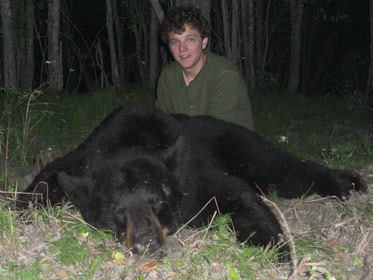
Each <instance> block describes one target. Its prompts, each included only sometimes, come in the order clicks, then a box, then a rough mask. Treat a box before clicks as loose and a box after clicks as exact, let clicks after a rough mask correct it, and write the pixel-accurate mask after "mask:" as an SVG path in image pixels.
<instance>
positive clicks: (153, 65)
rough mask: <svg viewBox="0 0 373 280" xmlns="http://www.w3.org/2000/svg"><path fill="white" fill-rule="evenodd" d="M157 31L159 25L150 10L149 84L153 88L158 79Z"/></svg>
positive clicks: (154, 14) (152, 11)
mask: <svg viewBox="0 0 373 280" xmlns="http://www.w3.org/2000/svg"><path fill="white" fill-rule="evenodd" d="M158 29H159V23H158V20H157V17H156V13H155V11H154V10H153V9H152V10H151V16H150V46H149V49H150V51H149V84H148V86H149V87H150V88H155V85H156V83H157V78H158V67H157V66H158V53H159V51H158Z"/></svg>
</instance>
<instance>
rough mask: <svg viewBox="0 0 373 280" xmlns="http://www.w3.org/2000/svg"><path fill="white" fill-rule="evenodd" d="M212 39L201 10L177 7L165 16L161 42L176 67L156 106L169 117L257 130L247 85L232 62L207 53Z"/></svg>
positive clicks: (163, 79) (168, 70) (163, 82)
mask: <svg viewBox="0 0 373 280" xmlns="http://www.w3.org/2000/svg"><path fill="white" fill-rule="evenodd" d="M209 34H210V28H209V25H208V22H207V20H206V19H205V18H204V17H203V16H202V15H201V13H200V11H199V10H198V9H196V8H193V7H177V8H175V9H174V10H172V11H171V12H170V13H169V14H168V15H167V16H166V18H165V19H164V21H163V24H162V39H163V40H164V41H165V42H166V43H167V44H168V46H169V48H170V51H171V53H172V56H173V57H174V59H175V62H174V63H172V64H170V65H168V66H167V67H165V68H164V69H163V71H162V73H161V75H160V77H159V80H158V87H157V100H156V106H157V107H158V108H160V109H161V110H162V111H164V112H166V113H169V114H186V115H189V116H198V115H210V116H212V117H215V118H217V119H221V120H225V121H228V122H231V123H235V124H237V125H240V126H242V127H245V128H248V129H251V130H254V123H253V118H252V111H251V104H250V100H249V96H248V91H247V87H246V84H245V82H244V81H243V78H242V76H241V74H240V73H239V70H238V69H237V67H236V66H235V65H234V64H233V63H232V62H231V61H229V60H228V59H227V58H225V57H221V56H218V55H216V54H213V53H211V52H208V51H206V50H205V49H206V46H207V43H208V36H209Z"/></svg>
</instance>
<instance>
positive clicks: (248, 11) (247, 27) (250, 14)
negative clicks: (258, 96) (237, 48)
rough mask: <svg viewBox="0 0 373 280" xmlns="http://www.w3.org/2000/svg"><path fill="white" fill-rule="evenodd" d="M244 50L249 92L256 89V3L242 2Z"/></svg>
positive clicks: (248, 0) (244, 0)
mask: <svg viewBox="0 0 373 280" xmlns="http://www.w3.org/2000/svg"><path fill="white" fill-rule="evenodd" d="M241 21H242V48H243V54H244V57H245V59H244V67H243V69H244V71H243V72H244V76H245V80H246V81H247V84H248V88H249V90H251V91H252V90H254V89H255V88H256V82H255V66H254V3H253V0H241Z"/></svg>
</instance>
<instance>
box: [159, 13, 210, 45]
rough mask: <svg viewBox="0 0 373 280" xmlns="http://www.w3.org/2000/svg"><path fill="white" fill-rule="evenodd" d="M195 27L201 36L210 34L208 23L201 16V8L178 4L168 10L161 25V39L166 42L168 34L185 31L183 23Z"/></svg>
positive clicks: (204, 36)
mask: <svg viewBox="0 0 373 280" xmlns="http://www.w3.org/2000/svg"><path fill="white" fill-rule="evenodd" d="M186 24H187V25H189V26H190V27H191V28H195V29H197V30H198V32H199V33H200V34H201V37H202V38H206V37H208V36H209V35H210V25H209V23H208V22H207V20H206V18H205V17H204V16H202V14H201V10H200V9H197V8H195V7H192V6H179V7H176V8H174V9H172V10H170V11H169V12H168V14H167V15H166V17H165V19H164V20H163V23H162V27H161V36H162V40H163V41H164V42H165V43H168V34H169V33H170V32H175V33H177V34H180V33H183V32H184V31H185V25H186Z"/></svg>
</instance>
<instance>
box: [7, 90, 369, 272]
mask: <svg viewBox="0 0 373 280" xmlns="http://www.w3.org/2000/svg"><path fill="white" fill-rule="evenodd" d="M150 96H151V94H150V93H149V92H148V91H145V90H142V89H139V88H135V87H134V88H133V89H131V90H130V91H129V92H128V94H126V95H123V96H121V95H118V94H116V93H115V92H114V91H113V90H107V91H105V92H94V93H91V94H89V95H73V96H70V95H58V94H41V95H40V96H39V97H38V98H37V99H32V100H30V99H27V98H26V97H22V98H24V100H25V101H24V104H23V105H20V106H18V107H14V110H12V112H11V114H9V115H7V116H6V117H5V118H4V119H3V121H2V123H0V156H4V154H5V150H6V149H7V150H8V154H9V157H10V159H11V160H13V161H16V162H18V163H25V162H26V163H27V164H29V165H32V164H33V160H34V158H35V156H36V155H37V154H38V153H39V151H40V150H43V149H45V148H47V147H56V148H59V149H61V150H62V151H63V152H67V151H69V150H71V149H74V148H75V147H76V146H77V145H79V144H80V143H81V142H82V141H83V140H84V139H85V138H86V137H87V136H88V135H89V134H90V132H91V131H92V130H93V129H94V127H95V126H96V125H97V124H98V123H99V122H100V121H101V120H102V119H104V118H105V117H106V116H107V115H108V114H109V113H110V112H111V111H112V110H114V109H115V108H116V107H117V106H118V105H120V104H125V103H127V102H129V101H130V100H133V99H136V98H147V99H151V97H150ZM5 105H6V104H5V103H4V102H3V103H1V100H0V110H1V111H2V110H3V109H4V106H5ZM252 105H253V108H254V114H255V119H256V129H257V132H259V133H260V134H262V135H264V136H265V137H266V138H267V139H268V140H270V141H271V142H273V143H275V145H277V146H279V147H281V148H283V149H285V150H288V151H290V152H292V153H294V154H296V155H298V156H300V157H303V158H307V159H313V160H316V161H318V162H320V163H322V164H325V165H328V166H331V167H339V168H353V169H358V170H364V174H365V175H366V176H365V178H366V179H367V180H368V181H370V182H373V174H371V173H372V171H367V170H365V169H366V167H368V166H369V164H370V165H371V162H372V160H373V134H372V131H373V124H372V122H371V120H372V119H373V113H372V111H366V110H365V111H363V110H353V109H354V108H355V107H353V106H349V104H345V103H344V102H342V101H341V100H340V99H338V98H336V97H327V98H324V97H316V98H308V97H304V96H294V95H283V96H266V95H256V96H253V97H252ZM8 123H10V126H9V127H10V133H9V139H8V141H7V134H8V133H7V131H8ZM6 145H7V146H8V147H6ZM371 175H372V176H371ZM3 183H4V174H0V186H1V187H2V186H3ZM7 184H8V186H10V185H12V184H13V185H14V182H9V181H8V182H7ZM269 199H270V200H271V201H274V202H275V203H276V204H277V205H278V206H279V207H280V209H281V211H282V212H283V214H284V216H285V217H286V221H285V222H287V223H289V227H290V229H291V233H290V234H291V236H290V237H291V238H293V239H294V243H295V250H296V254H297V258H298V263H297V266H298V267H297V268H299V271H298V272H297V273H296V275H295V277H296V278H297V279H356V278H354V277H355V276H356V275H358V274H359V273H360V274H359V275H364V273H365V272H364V271H365V270H364V269H365V267H366V264H365V263H366V261H365V258H367V256H369V255H373V254H372V251H373V249H372V247H373V246H372V245H373V240H372V235H371V232H372V221H373V196H372V195H370V196H364V198H363V200H361V198H360V197H359V196H357V197H355V198H352V199H351V200H350V201H348V202H347V203H342V202H340V201H337V200H335V199H333V198H320V197H310V198H308V199H307V200H304V201H303V200H291V201H289V200H284V199H281V198H279V197H278V196H277V194H276V193H275V192H272V193H271V195H269ZM0 206H2V207H1V208H0V235H1V237H0V255H1V258H0V279H47V278H48V279H49V278H59V279H154V278H158V279H167V278H170V279H291V277H292V267H291V266H290V265H287V264H285V265H283V264H279V263H278V262H277V258H276V252H275V251H274V250H269V249H265V250H263V249H262V248H257V247H251V246H250V247H246V246H243V245H241V244H238V243H237V242H236V238H235V235H234V232H233V231H232V229H231V228H230V219H229V216H218V217H216V218H214V219H213V220H212V224H211V226H210V227H206V228H203V229H198V230H195V229H188V228H187V229H183V230H182V231H181V232H180V233H178V234H177V235H176V237H174V238H177V239H178V240H180V241H183V244H184V246H183V247H181V248H179V249H172V248H171V249H172V250H173V251H180V252H179V253H178V254H176V255H172V256H166V257H165V258H163V259H162V260H159V259H154V258H151V257H147V256H135V255H132V254H131V253H130V252H129V251H128V250H127V249H126V248H125V247H123V246H122V245H121V244H118V243H117V242H116V241H115V240H114V239H113V237H112V235H111V234H110V233H106V232H102V231H97V230H95V229H93V228H91V227H90V226H89V225H87V224H85V223H84V222H83V221H82V218H81V216H80V215H79V213H78V212H77V211H76V210H75V209H73V208H72V206H71V204H66V205H64V206H61V207H56V208H53V209H31V210H30V211H29V212H28V213H26V214H25V215H23V219H20V218H18V217H17V214H19V213H16V212H15V211H13V210H12V209H11V207H9V204H6V203H5V201H3V202H1V200H0ZM273 212H274V213H275V214H276V215H277V214H278V213H276V210H273ZM206 233H207V234H206ZM333 277H334V278H333ZM356 277H357V276H356ZM294 279H295V278H294Z"/></svg>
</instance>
